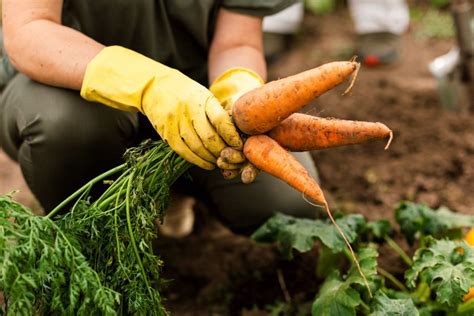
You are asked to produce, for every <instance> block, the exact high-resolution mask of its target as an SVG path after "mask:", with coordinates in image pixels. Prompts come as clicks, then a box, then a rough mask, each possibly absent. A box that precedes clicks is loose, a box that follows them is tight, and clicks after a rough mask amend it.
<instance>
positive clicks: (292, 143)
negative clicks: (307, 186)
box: [268, 113, 393, 151]
mask: <svg viewBox="0 0 474 316" xmlns="http://www.w3.org/2000/svg"><path fill="white" fill-rule="evenodd" d="M268 136H270V137H271V138H273V139H274V140H276V141H277V142H278V143H279V144H280V145H281V146H283V147H285V148H287V149H288V150H290V151H309V150H318V149H324V148H330V147H337V146H343V145H353V144H360V143H363V142H365V141H369V140H375V139H382V138H387V137H388V138H389V140H388V142H387V145H386V146H385V149H387V148H388V146H389V145H390V142H391V140H392V137H393V133H392V130H391V129H389V128H388V127H387V126H386V125H385V124H382V123H378V122H376V123H374V122H363V121H350V120H339V119H332V118H321V117H316V116H311V115H307V114H301V113H294V114H292V115H290V116H289V117H288V118H287V119H285V120H284V121H283V122H281V123H280V124H279V125H278V126H276V127H275V128H273V129H272V130H271V131H270V132H268Z"/></svg>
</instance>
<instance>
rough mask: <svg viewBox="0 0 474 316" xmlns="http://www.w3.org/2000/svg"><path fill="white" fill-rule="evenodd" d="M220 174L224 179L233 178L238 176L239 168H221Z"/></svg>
mask: <svg viewBox="0 0 474 316" xmlns="http://www.w3.org/2000/svg"><path fill="white" fill-rule="evenodd" d="M221 174H222V177H224V179H226V180H232V179H235V178H237V177H238V176H239V174H240V170H238V169H233V170H229V169H221Z"/></svg>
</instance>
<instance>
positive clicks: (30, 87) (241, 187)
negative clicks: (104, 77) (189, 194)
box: [0, 74, 316, 231]
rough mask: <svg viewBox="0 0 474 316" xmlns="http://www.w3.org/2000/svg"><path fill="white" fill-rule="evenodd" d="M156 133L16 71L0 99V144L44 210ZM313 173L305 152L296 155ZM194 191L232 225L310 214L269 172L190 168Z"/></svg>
mask: <svg viewBox="0 0 474 316" xmlns="http://www.w3.org/2000/svg"><path fill="white" fill-rule="evenodd" d="M150 136H152V137H153V136H154V137H157V134H156V133H155V132H154V131H153V130H152V129H151V127H150V124H149V123H148V122H147V120H146V118H144V117H142V116H139V115H138V114H136V113H127V112H122V111H118V110H115V109H112V108H109V107H107V106H104V105H101V104H97V103H91V102H88V101H85V100H84V99H82V98H81V97H80V95H79V92H78V91H72V90H67V89H61V88H55V87H51V86H47V85H44V84H40V83H38V82H35V81H32V80H30V79H29V78H27V77H26V76H24V75H22V74H18V75H16V77H15V78H14V79H13V80H12V81H11V82H10V83H9V84H8V86H7V87H6V89H5V90H4V92H3V95H2V99H1V102H0V146H1V148H2V149H3V150H4V151H5V152H6V153H7V154H8V155H9V156H10V157H11V158H12V159H14V160H16V161H18V163H19V164H20V166H21V170H22V172H23V175H24V177H25V179H26V182H27V183H28V185H29V187H30V188H31V190H32V192H33V193H34V194H35V195H36V197H37V199H38V200H39V202H40V203H41V205H42V206H43V207H44V208H45V211H46V212H47V211H48V210H51V209H52V208H53V207H54V206H56V205H57V204H58V203H59V202H61V201H62V200H63V199H64V198H66V197H67V196H68V195H69V194H71V193H72V192H74V191H75V190H76V189H78V188H79V187H80V186H81V185H83V184H85V183H86V182H88V181H89V180H90V179H92V178H93V177H95V176H97V175H98V174H100V173H102V172H104V171H106V170H108V169H110V168H112V167H114V166H116V165H118V164H120V163H122V162H123V158H122V155H123V153H124V151H125V150H126V149H127V148H128V147H130V146H134V145H136V144H138V143H139V142H140V141H141V140H142V139H143V138H146V137H150ZM295 156H296V157H297V159H298V160H299V161H300V162H301V163H302V164H303V165H304V166H305V167H306V168H307V169H308V170H309V171H310V173H311V174H312V175H313V176H316V170H315V168H314V165H313V161H312V159H311V157H310V155H309V154H308V153H298V154H295ZM190 173H191V177H192V186H193V187H194V188H195V190H194V191H195V192H197V194H198V195H200V196H201V197H203V198H204V199H205V200H206V201H208V203H209V206H210V207H211V209H212V210H214V211H215V212H216V215H218V216H219V218H221V219H222V220H223V221H224V222H225V223H226V224H228V225H229V226H230V228H232V229H234V230H237V231H242V230H248V229H252V228H254V227H256V226H258V225H260V224H261V223H262V222H263V221H264V220H265V219H267V218H268V217H270V216H271V215H272V214H273V213H274V212H283V213H289V214H293V215H295V216H303V217H312V216H314V214H315V208H314V206H311V205H309V204H308V203H306V202H305V201H304V200H303V198H302V195H301V193H299V192H297V191H296V190H294V189H292V188H291V187H289V186H288V185H287V184H285V183H283V182H282V181H280V180H278V179H275V178H273V177H271V176H269V175H267V174H264V173H262V174H260V175H259V177H258V178H257V180H256V181H255V182H254V183H252V184H250V185H245V184H242V183H241V182H240V181H239V180H238V179H235V180H224V179H223V178H222V176H221V175H220V172H219V171H218V170H215V171H206V170H202V169H199V168H197V167H196V168H193V169H191V171H190Z"/></svg>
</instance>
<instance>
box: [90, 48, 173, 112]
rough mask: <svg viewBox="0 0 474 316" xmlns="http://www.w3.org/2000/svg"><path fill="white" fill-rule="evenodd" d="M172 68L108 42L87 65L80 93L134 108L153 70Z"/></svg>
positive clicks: (154, 73) (125, 108)
mask: <svg viewBox="0 0 474 316" xmlns="http://www.w3.org/2000/svg"><path fill="white" fill-rule="evenodd" d="M172 71H174V69H172V68H169V67H167V66H165V65H162V64H160V63H158V62H156V61H155V60H153V59H151V58H148V57H146V56H144V55H142V54H139V53H137V52H135V51H133V50H130V49H127V48H124V47H121V46H109V47H106V48H104V49H103V50H102V51H100V52H99V54H97V55H96V56H95V57H94V58H93V59H92V60H91V61H90V62H89V64H88V65H87V68H86V73H85V75H84V80H83V82H82V87H81V96H82V97H83V98H84V99H86V100H88V101H93V102H99V103H102V104H105V105H108V106H110V107H113V108H116V109H119V110H123V111H130V112H136V111H141V112H143V109H142V104H141V103H142V99H143V95H144V94H145V92H146V90H147V88H148V87H150V86H151V82H152V81H153V80H155V77H156V76H157V74H161V75H164V74H166V73H170V72H172Z"/></svg>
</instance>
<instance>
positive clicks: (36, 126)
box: [0, 74, 138, 158]
mask: <svg viewBox="0 0 474 316" xmlns="http://www.w3.org/2000/svg"><path fill="white" fill-rule="evenodd" d="M0 111H1V112H2V117H1V119H2V122H1V123H2V124H3V125H5V127H4V128H2V131H0V132H1V133H2V134H3V135H1V136H0V137H2V138H4V139H6V141H2V143H10V144H13V147H17V148H14V149H13V150H16V152H17V153H18V151H19V148H20V147H21V146H23V145H27V146H30V147H35V148H41V149H42V151H43V150H44V151H50V152H51V154H55V153H67V152H68V151H73V152H74V151H75V150H89V151H92V152H104V151H105V152H107V151H109V150H112V151H113V149H114V147H120V148H122V149H123V147H124V146H126V145H131V144H132V142H133V141H134V138H135V136H136V135H137V133H138V118H137V115H136V114H135V113H127V112H122V111H118V110H115V109H112V108H109V107H106V106H104V105H101V104H97V103H91V102H88V101H86V100H84V99H82V98H81V96H80V95H79V92H78V91H73V90H68V89H62V88H56V87H51V86H47V85H44V84H41V83H37V82H35V81H32V80H30V79H29V78H27V77H26V76H24V75H21V74H20V75H17V77H16V78H15V79H13V81H12V82H11V83H10V84H9V85H8V87H7V88H6V90H5V91H4V94H3V96H2V100H1V107H0ZM5 134H6V135H5ZM7 151H8V149H7ZM10 151H12V150H10ZM13 158H16V157H13Z"/></svg>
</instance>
